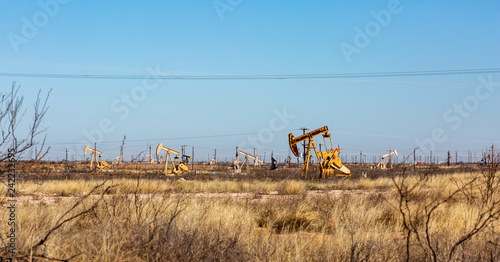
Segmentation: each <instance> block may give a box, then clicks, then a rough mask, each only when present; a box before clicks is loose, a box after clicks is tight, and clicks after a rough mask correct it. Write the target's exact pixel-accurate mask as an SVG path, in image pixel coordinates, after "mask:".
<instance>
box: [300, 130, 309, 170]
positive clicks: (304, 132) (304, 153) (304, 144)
mask: <svg viewBox="0 0 500 262" xmlns="http://www.w3.org/2000/svg"><path fill="white" fill-rule="evenodd" d="M300 130H302V134H303V135H305V134H306V130H309V128H306V127H301V128H300ZM306 140H307V139H306ZM306 140H304V142H302V145H303V146H304V151H302V154H303V155H304V163H306Z"/></svg>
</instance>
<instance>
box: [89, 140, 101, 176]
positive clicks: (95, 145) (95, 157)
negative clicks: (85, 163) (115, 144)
mask: <svg viewBox="0 0 500 262" xmlns="http://www.w3.org/2000/svg"><path fill="white" fill-rule="evenodd" d="M96 151H97V143H94V152H92V155H94V159H95V161H96V164H95V166H94V170H96V169H97V152H96ZM91 158H92V156H91ZM99 160H100V159H99ZM91 163H92V161H91Z"/></svg>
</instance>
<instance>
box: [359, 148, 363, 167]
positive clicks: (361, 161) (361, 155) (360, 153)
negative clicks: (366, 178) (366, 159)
mask: <svg viewBox="0 0 500 262" xmlns="http://www.w3.org/2000/svg"><path fill="white" fill-rule="evenodd" d="M359 163H360V164H361V165H363V151H361V150H360V151H359Z"/></svg>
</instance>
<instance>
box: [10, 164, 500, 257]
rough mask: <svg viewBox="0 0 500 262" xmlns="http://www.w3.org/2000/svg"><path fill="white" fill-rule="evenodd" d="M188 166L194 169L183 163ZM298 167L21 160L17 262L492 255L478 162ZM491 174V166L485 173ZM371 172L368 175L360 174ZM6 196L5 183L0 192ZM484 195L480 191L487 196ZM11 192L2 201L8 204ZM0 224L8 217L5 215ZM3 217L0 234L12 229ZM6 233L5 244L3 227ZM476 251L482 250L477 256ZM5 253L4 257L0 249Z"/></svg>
mask: <svg viewBox="0 0 500 262" xmlns="http://www.w3.org/2000/svg"><path fill="white" fill-rule="evenodd" d="M189 167H190V168H191V167H192V166H191V165H190V166H189ZM349 167H350V168H351V170H352V171H353V175H352V176H351V177H349V178H341V177H331V178H328V179H323V180H321V179H318V178H317V173H318V170H317V169H315V168H312V170H310V173H309V175H310V176H309V177H308V178H303V177H301V175H300V169H299V167H285V168H283V167H280V169H278V170H270V169H269V167H262V168H251V169H250V170H249V172H248V173H246V174H237V173H234V171H232V170H230V169H228V165H219V166H217V167H210V166H208V165H202V164H198V165H194V168H195V169H196V174H195V172H194V171H189V172H187V173H184V174H182V175H180V176H165V175H163V174H162V170H163V166H162V165H159V164H147V163H123V164H120V165H117V166H115V167H114V169H113V168H110V169H108V170H104V171H97V172H96V171H90V170H88V166H87V164H86V163H27V162H26V163H23V162H21V163H18V165H17V170H18V174H17V175H18V179H17V181H16V193H17V195H16V196H17V200H18V202H17V210H16V223H17V229H18V231H17V239H16V248H17V252H16V257H17V259H18V260H20V261H29V260H30V259H34V260H40V261H45V260H46V261H53V260H54V259H59V260H71V261H165V260H167V261H177V260H179V261H186V260H190V261H200V260H201V261H205V260H209V261H214V260H216V261H269V260H271V261H277V260H278V261H291V260H293V261H296V260H298V261H345V260H350V261H401V260H405V259H406V258H407V257H408V258H409V259H410V260H412V261H414V260H418V261H421V260H440V261H441V260H452V261H456V260H462V261H468V260H478V261H482V260H487V261H490V260H498V259H499V258H500V250H499V249H498V248H497V246H498V244H499V241H500V239H499V237H498V236H499V234H498V233H499V228H498V226H499V222H498V221H499V220H498V219H497V217H498V214H499V212H500V210H499V209H500V207H499V206H500V205H498V203H499V202H498V201H499V200H500V195H499V194H500V193H499V192H500V190H499V189H498V186H499V182H498V178H497V172H496V170H492V169H491V168H488V167H485V166H477V165H457V166H451V167H447V166H419V167H416V168H415V169H413V167H408V166H407V167H403V166H396V167H395V168H394V169H392V170H376V169H371V168H370V166H368V165H351V166H349ZM491 171H494V172H491ZM362 172H366V173H367V177H366V178H363V177H361V173H362ZM1 190H2V191H1V192H2V195H5V194H6V187H4V188H2V189H1ZM485 193H486V195H485ZM7 201H8V198H7V197H5V198H3V199H1V203H2V206H3V208H7V207H8V202H7ZM0 217H1V218H0V221H7V220H8V212H2V214H1V216H0ZM8 230H9V227H8V226H7V222H4V223H0V232H7V231H8ZM0 234H2V239H7V238H6V234H5V233H0ZM478 254H479V255H478ZM7 255H8V253H7V252H6V249H3V250H2V249H0V256H7Z"/></svg>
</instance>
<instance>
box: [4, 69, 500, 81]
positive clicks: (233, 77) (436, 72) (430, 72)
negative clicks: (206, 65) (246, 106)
mask: <svg viewBox="0 0 500 262" xmlns="http://www.w3.org/2000/svg"><path fill="white" fill-rule="evenodd" d="M486 73H500V68H483V69H453V70H426V71H402V72H377V73H345V74H289V75H220V74H219V75H172V74H166V75H151V77H152V78H155V79H164V80H284V79H338V78H372V77H408V76H438V75H466V74H486ZM0 77H34V78H65V79H67V78H71V79H126V80H127V79H128V80H132V79H144V78H145V76H144V75H143V74H141V75H94V74H43V73H5V72H4V73H0Z"/></svg>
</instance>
